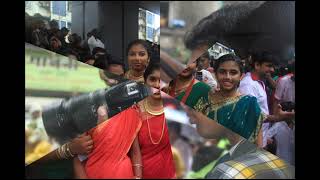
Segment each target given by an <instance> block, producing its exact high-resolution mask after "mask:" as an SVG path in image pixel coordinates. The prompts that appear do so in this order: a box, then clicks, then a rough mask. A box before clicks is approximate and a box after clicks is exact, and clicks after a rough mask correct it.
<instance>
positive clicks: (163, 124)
mask: <svg viewBox="0 0 320 180" xmlns="http://www.w3.org/2000/svg"><path fill="white" fill-rule="evenodd" d="M147 125H148V132H149V138H150V140H151V142H152V144H159V143H160V142H161V140H162V137H163V133H164V126H165V119H164V117H163V123H162V132H161V135H160V139H159V141H158V142H154V141H153V139H152V136H151V131H150V125H149V121H148V114H147Z"/></svg>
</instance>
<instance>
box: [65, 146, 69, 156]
mask: <svg viewBox="0 0 320 180" xmlns="http://www.w3.org/2000/svg"><path fill="white" fill-rule="evenodd" d="M64 155H65V158H66V159H69V155H68V152H67V144H64Z"/></svg>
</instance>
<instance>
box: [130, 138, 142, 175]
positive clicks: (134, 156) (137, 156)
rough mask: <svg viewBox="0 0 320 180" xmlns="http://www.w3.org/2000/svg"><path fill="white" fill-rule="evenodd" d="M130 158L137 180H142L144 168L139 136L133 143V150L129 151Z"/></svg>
mask: <svg viewBox="0 0 320 180" xmlns="http://www.w3.org/2000/svg"><path fill="white" fill-rule="evenodd" d="M129 156H130V158H131V162H132V169H133V173H134V175H135V177H136V178H137V179H141V178H142V171H143V166H142V157H141V151H140V145H139V140H138V136H137V137H136V138H135V139H134V141H133V143H132V146H131V149H130V151H129Z"/></svg>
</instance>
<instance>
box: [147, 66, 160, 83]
mask: <svg viewBox="0 0 320 180" xmlns="http://www.w3.org/2000/svg"><path fill="white" fill-rule="evenodd" d="M155 70H160V63H159V62H153V63H150V64H149V65H148V67H147V68H146V70H145V71H144V74H143V78H144V80H145V81H147V78H148V76H149V75H150V74H152V73H153V71H155Z"/></svg>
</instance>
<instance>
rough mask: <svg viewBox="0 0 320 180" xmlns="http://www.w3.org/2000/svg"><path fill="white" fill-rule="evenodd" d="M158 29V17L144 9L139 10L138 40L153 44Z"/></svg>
mask: <svg viewBox="0 0 320 180" xmlns="http://www.w3.org/2000/svg"><path fill="white" fill-rule="evenodd" d="M159 27H160V16H159V15H157V14H154V13H152V12H150V11H147V10H145V9H142V8H139V39H146V40H149V41H152V42H154V41H155V39H157V38H155V37H156V36H157V29H158V28H159Z"/></svg>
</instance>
